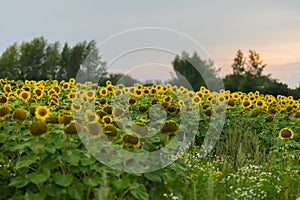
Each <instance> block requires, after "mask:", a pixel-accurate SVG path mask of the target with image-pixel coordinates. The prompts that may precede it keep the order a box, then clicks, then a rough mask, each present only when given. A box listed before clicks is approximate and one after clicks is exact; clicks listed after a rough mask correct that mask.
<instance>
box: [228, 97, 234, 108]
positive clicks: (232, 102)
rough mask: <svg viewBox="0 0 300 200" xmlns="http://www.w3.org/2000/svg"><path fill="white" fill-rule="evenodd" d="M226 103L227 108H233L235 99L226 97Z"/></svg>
mask: <svg viewBox="0 0 300 200" xmlns="http://www.w3.org/2000/svg"><path fill="white" fill-rule="evenodd" d="M227 105H228V106H229V108H234V107H235V101H234V100H233V99H228V101H227Z"/></svg>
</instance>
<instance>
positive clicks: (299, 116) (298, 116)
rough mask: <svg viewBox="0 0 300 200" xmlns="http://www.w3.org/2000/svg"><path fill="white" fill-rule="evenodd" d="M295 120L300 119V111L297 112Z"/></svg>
mask: <svg viewBox="0 0 300 200" xmlns="http://www.w3.org/2000/svg"><path fill="white" fill-rule="evenodd" d="M295 118H297V119H298V118H300V110H298V111H296V112H295Z"/></svg>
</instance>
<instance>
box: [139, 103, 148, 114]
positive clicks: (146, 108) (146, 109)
mask: <svg viewBox="0 0 300 200" xmlns="http://www.w3.org/2000/svg"><path fill="white" fill-rule="evenodd" d="M138 109H139V112H140V113H145V112H147V111H148V110H149V107H148V106H146V105H145V106H139V108H138Z"/></svg>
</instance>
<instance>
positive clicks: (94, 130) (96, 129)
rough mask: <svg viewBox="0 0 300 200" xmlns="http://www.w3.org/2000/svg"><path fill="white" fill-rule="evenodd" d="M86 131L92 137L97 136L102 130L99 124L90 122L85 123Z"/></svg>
mask: <svg viewBox="0 0 300 200" xmlns="http://www.w3.org/2000/svg"><path fill="white" fill-rule="evenodd" d="M86 131H87V133H88V134H90V135H91V136H92V137H93V138H99V137H100V136H101V133H102V132H103V130H102V127H101V125H100V124H99V123H98V122H91V123H88V124H87V125H86Z"/></svg>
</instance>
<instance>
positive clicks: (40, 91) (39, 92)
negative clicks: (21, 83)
mask: <svg viewBox="0 0 300 200" xmlns="http://www.w3.org/2000/svg"><path fill="white" fill-rule="evenodd" d="M33 94H34V96H35V97H36V98H37V99H40V98H42V97H43V95H44V91H43V89H41V88H35V89H34V90H33Z"/></svg>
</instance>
